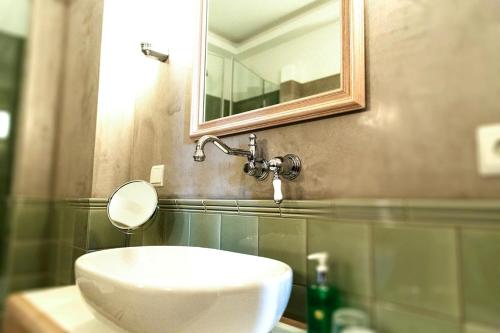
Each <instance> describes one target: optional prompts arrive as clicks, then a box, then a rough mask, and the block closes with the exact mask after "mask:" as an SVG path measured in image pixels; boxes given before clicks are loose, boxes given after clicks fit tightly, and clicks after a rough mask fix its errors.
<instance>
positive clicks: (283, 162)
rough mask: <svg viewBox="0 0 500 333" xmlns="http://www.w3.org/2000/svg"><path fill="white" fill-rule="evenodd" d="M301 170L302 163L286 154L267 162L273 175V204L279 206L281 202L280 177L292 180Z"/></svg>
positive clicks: (293, 156)
mask: <svg viewBox="0 0 500 333" xmlns="http://www.w3.org/2000/svg"><path fill="white" fill-rule="evenodd" d="M301 168H302V163H301V162H300V159H299V157H298V156H297V155H293V154H287V155H285V156H284V157H281V156H279V157H275V158H273V159H271V160H269V170H270V171H272V172H273V173H274V177H273V188H274V202H276V203H277V204H280V203H281V202H282V201H283V192H282V190H281V179H280V176H282V177H283V178H285V179H287V180H293V179H295V178H297V177H298V176H299V174H300V170H301Z"/></svg>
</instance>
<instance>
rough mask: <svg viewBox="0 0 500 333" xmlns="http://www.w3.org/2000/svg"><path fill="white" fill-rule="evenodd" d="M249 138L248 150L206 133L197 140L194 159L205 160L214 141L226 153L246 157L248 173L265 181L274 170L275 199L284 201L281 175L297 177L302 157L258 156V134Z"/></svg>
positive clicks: (287, 177) (246, 171) (246, 170)
mask: <svg viewBox="0 0 500 333" xmlns="http://www.w3.org/2000/svg"><path fill="white" fill-rule="evenodd" d="M248 138H249V143H248V150H244V149H239V148H231V147H229V146H228V145H226V144H225V143H224V142H223V141H222V140H221V139H219V138H218V137H216V136H213V135H204V136H202V137H201V138H200V139H199V140H198V141H197V142H196V149H195V151H194V155H193V159H194V160H195V161H196V162H203V161H204V160H205V157H206V156H205V151H204V148H205V145H206V144H207V143H209V142H212V143H213V144H214V145H215V146H216V147H217V148H219V149H220V150H222V152H224V153H225V154H228V155H235V156H243V157H246V158H247V159H248V162H247V163H245V165H244V167H243V172H245V173H246V174H247V175H249V176H253V177H255V178H256V179H257V180H260V181H263V180H264V179H266V178H267V175H268V174H269V172H273V174H274V177H273V187H274V201H275V202H276V203H278V204H279V203H281V202H282V201H283V192H282V191H281V179H280V176H281V177H283V178H285V179H288V180H293V179H295V178H297V176H298V175H299V174H300V170H301V167H302V164H301V162H300V159H299V157H298V156H296V155H293V154H287V155H285V156H283V157H281V156H279V157H275V158H272V159H270V160H269V161H267V160H266V159H264V158H262V157H259V156H257V136H256V135H255V134H250V136H249V137H248Z"/></svg>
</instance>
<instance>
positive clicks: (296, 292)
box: [284, 284, 307, 322]
mask: <svg viewBox="0 0 500 333" xmlns="http://www.w3.org/2000/svg"><path fill="white" fill-rule="evenodd" d="M284 316H285V317H287V318H290V319H294V320H298V321H301V322H306V318H307V288H306V287H304V286H301V285H295V284H294V285H293V286H292V294H291V295H290V300H289V301H288V305H287V307H286V310H285V314H284Z"/></svg>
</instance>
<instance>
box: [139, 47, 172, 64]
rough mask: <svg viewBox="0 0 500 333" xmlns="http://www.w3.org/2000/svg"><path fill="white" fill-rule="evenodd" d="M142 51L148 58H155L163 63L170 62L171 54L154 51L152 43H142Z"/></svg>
mask: <svg viewBox="0 0 500 333" xmlns="http://www.w3.org/2000/svg"><path fill="white" fill-rule="evenodd" d="M141 51H142V53H144V55H145V56H146V57H149V58H153V59H156V60H158V61H161V62H168V58H169V54H168V53H167V54H165V53H161V52H158V51H155V50H153V48H152V45H151V43H146V42H145V43H141Z"/></svg>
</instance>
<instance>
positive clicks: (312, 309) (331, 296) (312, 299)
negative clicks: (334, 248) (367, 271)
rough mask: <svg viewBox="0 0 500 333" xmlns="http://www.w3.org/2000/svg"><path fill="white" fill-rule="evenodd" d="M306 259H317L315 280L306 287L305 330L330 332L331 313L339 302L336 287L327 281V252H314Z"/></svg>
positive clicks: (318, 332) (319, 332) (309, 332)
mask: <svg viewBox="0 0 500 333" xmlns="http://www.w3.org/2000/svg"><path fill="white" fill-rule="evenodd" d="M307 259H309V260H317V261H318V265H317V266H316V282H315V283H312V284H310V285H309V287H308V288H307V332H308V333H331V332H332V328H333V324H332V314H333V312H334V311H335V310H337V309H338V308H340V306H341V304H340V294H339V291H338V289H337V288H336V287H335V286H334V285H332V284H329V283H328V281H327V274H328V265H327V262H328V253H326V252H319V253H314V254H311V255H309V256H308V257H307Z"/></svg>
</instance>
